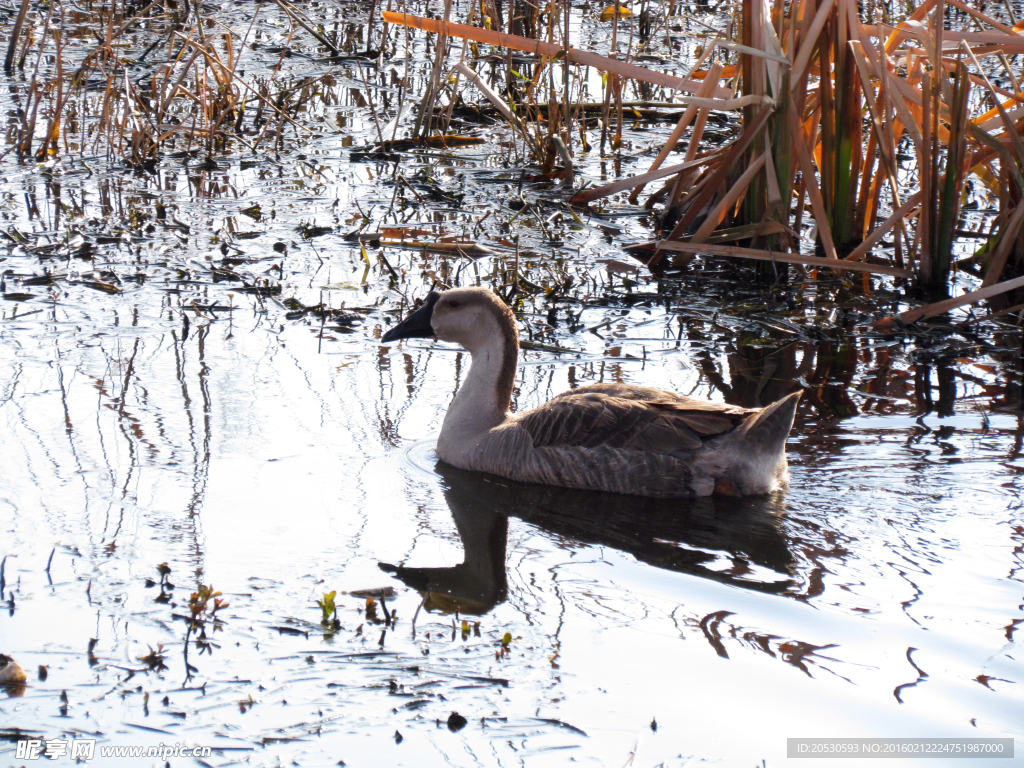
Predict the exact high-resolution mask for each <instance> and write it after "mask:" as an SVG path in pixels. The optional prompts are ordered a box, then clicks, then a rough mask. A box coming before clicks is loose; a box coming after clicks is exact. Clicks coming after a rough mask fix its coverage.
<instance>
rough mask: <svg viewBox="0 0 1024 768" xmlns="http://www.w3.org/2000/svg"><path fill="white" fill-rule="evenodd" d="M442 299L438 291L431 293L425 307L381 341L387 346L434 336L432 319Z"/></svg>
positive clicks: (386, 334)
mask: <svg viewBox="0 0 1024 768" xmlns="http://www.w3.org/2000/svg"><path fill="white" fill-rule="evenodd" d="M439 298H441V294H440V293H438V292H437V291H431V292H430V293H428V294H427V298H426V299H425V300H424V302H423V306H421V307H420V308H419V309H417V310H416V311H415V312H413V313H412V314H411V315H409V316H408V317H407V318H405V320H403V321H402V322H400V323H399V324H398V325H396V326H395V327H394V328H392V329H391V330H390V331H388V332H387V333H385V334H384V336H383V337H381V341H382V342H383V343H385V344H387V343H388V342H389V341H398V339H429V338H431V337H433V335H434V329H433V328H432V327H431V326H430V318H431V316H432V315H433V314H434V305H435V304H437V300H438V299H439Z"/></svg>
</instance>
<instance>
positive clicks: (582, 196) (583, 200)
mask: <svg viewBox="0 0 1024 768" xmlns="http://www.w3.org/2000/svg"><path fill="white" fill-rule="evenodd" d="M727 150H728V145H727V146H725V147H722V149H719V150H716V151H714V152H712V153H710V154H708V155H704V156H703V157H701V158H698V159H696V160H689V161H687V162H685V163H679V164H678V165H670V166H668V167H667V168H659V169H658V170H656V171H649V172H648V173H644V174H641V175H640V176H631V177H629V178H627V179H619V180H618V181H613V182H611V183H610V184H605V185H603V186H600V187H590V188H589V189H582V190H580V191H579V192H577V193H576V194H575V195H573V196H572V198H571V199H570V200H569V202H570V203H571V204H572V205H586V204H587V203H591V202H593V201H594V200H600V199H601V198H602V197H608V196H609V195H614V194H615V193H616V192H621V191H622V190H624V189H630V188H632V187H635V186H637V185H638V184H649V183H650V182H652V181H655V180H657V179H663V178H665V177H666V176H673V175H675V174H678V173H682V172H684V171H687V170H690V169H692V168H699V167H701V166H705V165H708V164H709V163H711V162H714V161H715V160H717V159H719V158H721V157H723V156H724V155H725V153H726V151H727Z"/></svg>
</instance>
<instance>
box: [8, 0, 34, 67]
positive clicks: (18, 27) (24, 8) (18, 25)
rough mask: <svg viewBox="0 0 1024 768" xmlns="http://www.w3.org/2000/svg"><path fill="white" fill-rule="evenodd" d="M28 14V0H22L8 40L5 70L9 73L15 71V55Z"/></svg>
mask: <svg viewBox="0 0 1024 768" xmlns="http://www.w3.org/2000/svg"><path fill="white" fill-rule="evenodd" d="M26 16H28V0H21V7H20V8H19V9H18V18H17V19H16V20H15V22H14V29H13V30H11V39H10V40H9V41H8V42H7V55H6V56H5V57H4V72H6V73H7V74H8V75H10V74H11V73H13V72H14V60H15V55H16V54H17V52H18V41H19V40H21V32H22V29H23V28H24V27H25V17H26Z"/></svg>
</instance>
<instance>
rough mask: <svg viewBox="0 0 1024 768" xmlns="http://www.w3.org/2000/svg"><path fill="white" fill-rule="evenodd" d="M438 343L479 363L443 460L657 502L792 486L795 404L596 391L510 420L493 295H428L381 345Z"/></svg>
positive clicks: (452, 410) (513, 342)
mask: <svg viewBox="0 0 1024 768" xmlns="http://www.w3.org/2000/svg"><path fill="white" fill-rule="evenodd" d="M431 336H437V337H438V338H439V339H442V340H444V341H451V342H455V343H457V344H460V345H462V346H463V347H464V348H465V349H468V350H469V352H470V354H471V356H472V358H473V363H472V365H471V366H470V370H469V374H468V375H467V376H466V380H465V382H463V384H462V386H461V387H460V388H459V392H458V394H457V395H456V396H455V399H454V400H453V401H452V404H451V405H450V406H449V408H448V413H447V414H446V415H445V419H444V425H443V426H442V427H441V435H440V436H439V437H438V440H437V454H438V456H440V457H441V458H442V459H444V460H445V461H446V462H448V463H450V464H452V465H453V466H457V467H462V468H463V469H475V470H480V471H483V472H492V473H494V474H496V475H501V476H502V477H508V478H511V479H514V480H520V481H524V482H533V483H544V484H545V485H556V486H560V487H563V488H581V489H586V490H594V491H609V492H611V493H623V494H632V495H636V496H650V497H660V498H692V497H696V496H710V495H711V494H713V493H714V494H720V495H726V496H738V495H747V494H760V493H769V492H771V491H774V490H776V489H777V488H779V487H780V486H781V485H782V484H783V483H784V482H785V481H786V478H787V477H788V471H787V465H786V437H787V436H788V435H789V430H790V428H791V427H792V426H793V416H794V414H795V412H796V405H797V401H798V400H799V399H800V394H799V393H794V394H791V395H789V396H787V397H784V398H783V399H781V400H779V401H778V402H776V403H773V404H772V405H769V406H767V407H765V408H740V407H738V406H734V405H727V404H724V403H713V402H709V401H707V400H697V399H694V398H692V397H687V396H685V395H679V394H676V393H675V392H666V391H664V390H660V389H651V388H650V387H640V386H633V385H628V384H593V385H590V386H586V387H580V388H578V389H574V390H570V391H569V392H565V393H563V394H561V395H559V396H558V397H556V398H554V399H553V400H551V401H550V402H548V403H546V404H544V405H542V406H540V407H539V408H535V409H533V410H532V411H527V412H525V413H515V414H513V413H509V410H508V409H509V403H510V399H511V396H512V388H513V384H514V383H515V374H516V361H517V359H518V355H519V334H518V331H517V329H516V320H515V316H514V315H513V314H512V311H511V310H510V309H509V308H508V307H507V306H506V305H505V304H504V303H503V302H502V301H501V300H500V299H499V298H498V297H497V296H496V295H495V294H494V293H492V292H491V291H488V290H484V289H482V288H456V289H453V290H449V291H445V292H443V293H436V292H431V293H430V295H428V296H427V299H426V301H425V302H424V303H423V306H422V307H420V308H419V309H418V310H416V311H415V312H413V313H412V314H411V315H409V317H407V318H406V319H405V320H404V321H402V322H401V323H400V324H398V325H397V326H395V327H394V328H392V329H391V330H389V331H388V332H387V333H386V334H384V337H383V338H382V341H383V342H385V343H387V342H390V341H397V340H398V339H407V338H429V337H431Z"/></svg>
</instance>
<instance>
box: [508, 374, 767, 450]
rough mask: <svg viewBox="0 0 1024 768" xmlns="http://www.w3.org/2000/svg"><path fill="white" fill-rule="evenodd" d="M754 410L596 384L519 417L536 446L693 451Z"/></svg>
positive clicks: (651, 390) (565, 395)
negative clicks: (706, 439)
mask: <svg viewBox="0 0 1024 768" xmlns="http://www.w3.org/2000/svg"><path fill="white" fill-rule="evenodd" d="M749 413H750V411H749V410H747V409H745V408H736V407H734V406H728V405H720V404H717V403H709V402H707V401H705V400H693V399H691V398H687V397H683V396H682V395H676V394H675V393H672V392H665V391H663V390H658V389H649V388H646V387H628V386H625V385H595V386H592V387H586V388H581V389H577V390H573V391H571V392H566V393H565V394H562V395H559V396H558V397H556V398H555V399H553V400H551V401H550V402H549V403H547V404H546V405H544V406H541V407H540V408H538V409H536V410H534V411H528V412H527V413H524V414H522V415H521V416H519V417H517V419H516V423H517V425H518V426H519V427H521V428H522V429H524V430H526V431H527V432H528V433H529V435H530V437H531V438H532V439H533V445H534V447H535V448H541V447H563V446H578V447H581V448H595V447H597V446H605V447H608V448H628V449H632V450H636V451H648V452H651V453H672V452H674V451H692V450H695V449H697V448H700V447H701V445H702V444H703V438H708V437H714V436H715V435H720V434H722V433H724V432H728V431H730V430H732V429H734V428H735V427H736V426H737V425H738V424H739V423H740V422H742V421H743V419H744V417H745V416H747V415H748V414H749Z"/></svg>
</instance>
